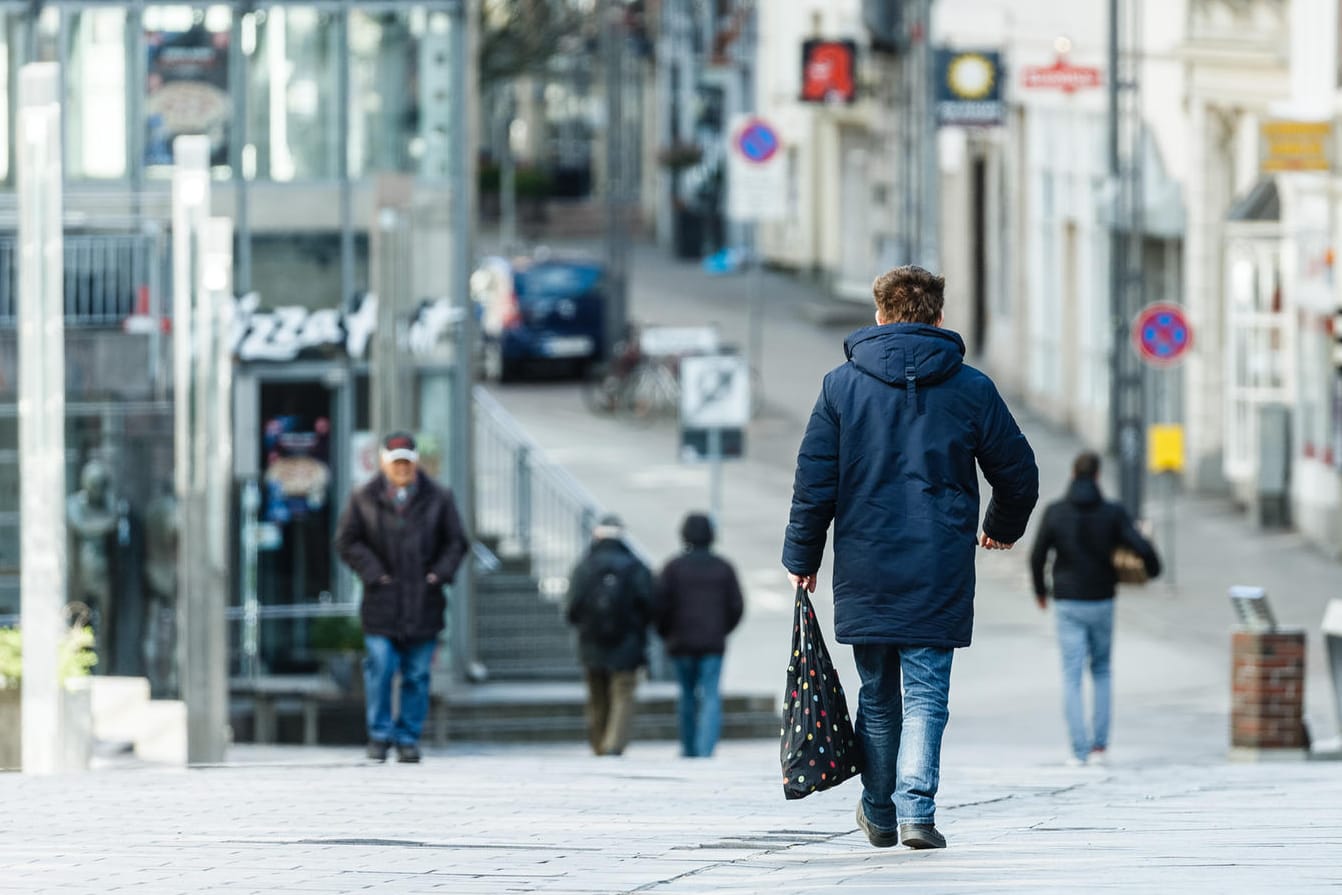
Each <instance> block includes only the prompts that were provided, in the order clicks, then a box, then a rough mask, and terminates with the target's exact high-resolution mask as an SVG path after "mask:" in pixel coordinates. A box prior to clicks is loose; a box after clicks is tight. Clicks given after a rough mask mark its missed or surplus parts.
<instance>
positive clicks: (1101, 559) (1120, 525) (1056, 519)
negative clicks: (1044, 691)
mask: <svg viewBox="0 0 1342 895" xmlns="http://www.w3.org/2000/svg"><path fill="white" fill-rule="evenodd" d="M1099 474H1100V458H1099V455H1097V454H1094V453H1091V452H1089V451H1087V452H1085V453H1082V454H1080V455H1078V456H1077V458H1076V461H1075V462H1074V463H1073V464H1072V483H1071V485H1069V486H1068V488H1067V495H1066V496H1065V497H1064V498H1063V499H1062V500H1060V501H1057V502H1056V503H1052V504H1049V506H1048V508H1047V509H1046V510H1044V519H1043V522H1042V523H1041V524H1040V526H1039V534H1038V535H1037V536H1036V538H1035V542H1034V549H1033V550H1032V551H1031V552H1030V572H1031V574H1032V576H1033V578H1034V593H1035V600H1036V602H1038V603H1039V608H1040V609H1045V608H1047V606H1048V596H1047V594H1048V590H1047V589H1046V587H1045V583H1044V569H1045V566H1046V565H1047V563H1048V558H1049V556H1050V555H1052V557H1053V600H1054V606H1055V610H1056V611H1055V615H1056V616H1057V623H1058V646H1059V651H1060V653H1061V655H1062V683H1063V694H1062V702H1063V715H1064V717H1066V719H1067V732H1068V735H1069V737H1070V738H1071V741H1072V743H1071V745H1072V757H1071V758H1070V759H1069V763H1070V764H1085V763H1090V764H1104V762H1105V758H1106V756H1107V754H1108V753H1107V750H1108V748H1109V712H1110V708H1109V706H1110V692H1111V688H1110V674H1109V655H1110V651H1111V648H1112V644H1113V640H1114V592H1115V589H1116V588H1115V586H1116V584H1117V580H1116V579H1117V576H1116V574H1115V571H1114V559H1113V557H1114V550H1115V549H1117V548H1118V547H1120V546H1126V547H1128V548H1130V549H1131V550H1133V551H1134V552H1135V553H1136V554H1137V555H1138V556H1140V557H1141V558H1142V564H1143V565H1144V566H1145V567H1146V574H1147V575H1148V576H1149V577H1151V578H1155V577H1156V576H1157V575H1159V574H1160V557H1159V556H1157V555H1156V550H1155V548H1154V547H1152V546H1151V543H1150V542H1149V541H1148V540H1147V539H1146V538H1144V537H1142V536H1141V534H1140V533H1139V532H1138V531H1137V528H1136V526H1134V525H1133V524H1132V518H1131V517H1130V516H1129V515H1128V511H1127V510H1125V509H1124V508H1123V506H1122V505H1121V504H1117V503H1113V502H1111V501H1107V500H1105V499H1104V495H1102V494H1101V493H1100V486H1099V482H1098V479H1099ZM1087 660H1089V664H1090V680H1091V695H1092V701H1093V703H1094V705H1093V707H1092V708H1093V711H1092V718H1091V726H1090V728H1089V729H1087V726H1086V718H1085V711H1084V708H1083V707H1082V697H1081V679H1082V677H1084V675H1085V666H1086V664H1087Z"/></svg>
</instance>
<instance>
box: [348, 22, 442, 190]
mask: <svg viewBox="0 0 1342 895" xmlns="http://www.w3.org/2000/svg"><path fill="white" fill-rule="evenodd" d="M349 48H350V58H349V68H350V130H349V170H350V176H351V177H363V176H366V175H368V174H371V173H374V172H380V171H393V172H403V173H411V174H418V175H420V176H421V177H426V178H431V179H441V178H446V176H447V167H448V149H449V147H450V145H451V139H450V135H449V133H448V125H449V116H450V114H451V108H450V100H451V86H452V81H451V74H452V65H451V62H452V54H451V33H450V25H449V21H448V17H447V15H446V14H445V13H440V12H434V13H430V12H427V11H426V10H424V9H423V8H422V7H415V8H413V9H411V10H409V11H373V10H366V9H356V10H353V11H352V12H351V13H350V18H349Z"/></svg>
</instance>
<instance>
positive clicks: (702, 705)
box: [671, 653, 722, 758]
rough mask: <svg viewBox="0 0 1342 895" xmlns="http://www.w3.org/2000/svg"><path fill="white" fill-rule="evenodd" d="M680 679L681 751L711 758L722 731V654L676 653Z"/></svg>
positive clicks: (686, 754) (693, 756)
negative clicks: (720, 691) (693, 654)
mask: <svg viewBox="0 0 1342 895" xmlns="http://www.w3.org/2000/svg"><path fill="white" fill-rule="evenodd" d="M671 663H672V664H673V665H675V666H676V677H677V678H679V679H680V754H681V755H684V756H685V757H686V758H707V757H708V756H710V755H712V754H713V749H714V747H715V746H717V744H718V736H719V734H721V733H722V694H721V693H719V692H718V686H719V683H718V682H719V680H720V679H721V677H722V655H721V654H720V653H719V654H717V655H707V656H672V657H671Z"/></svg>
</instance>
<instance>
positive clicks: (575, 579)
mask: <svg viewBox="0 0 1342 895" xmlns="http://www.w3.org/2000/svg"><path fill="white" fill-rule="evenodd" d="M607 571H615V572H617V573H618V574H620V575H621V580H622V582H623V584H624V588H625V590H624V592H623V593H622V594H621V597H622V604H621V609H622V610H623V615H622V617H621V619H620V623H621V624H622V625H623V626H624V636H623V637H621V638H620V639H619V641H618V642H616V643H610V644H605V643H600V642H598V641H597V640H596V639H595V638H594V637H592V636H590V635H589V634H588V633H587V631H586V629H587V627H588V621H589V617H590V615H591V613H592V612H593V611H594V610H593V607H592V601H593V599H594V598H595V596H596V592H595V590H596V587H597V584H598V582H599V581H600V579H601V576H602V575H604V574H605V573H606V572H607ZM566 617H567V618H568V622H569V624H571V625H573V626H574V627H576V628H577V629H578V659H579V661H581V662H582V664H583V665H585V666H587V667H588V668H596V669H601V670H605V671H633V670H634V669H635V668H640V667H642V666H643V665H645V664H647V650H648V623H649V622H650V621H651V619H652V573H651V572H649V571H648V567H647V566H645V565H644V564H643V562H642V561H641V560H640V559H639V558H638V557H637V556H635V555H634V552H633V551H632V550H630V549H629V547H628V545H627V544H625V543H624V541H622V540H620V539H619V538H602V539H601V540H599V541H597V542H596V543H594V544H592V546H591V548H590V549H589V550H588V551H587V555H586V556H584V557H583V558H582V560H581V561H580V562H579V563H578V565H577V566H575V567H574V569H573V574H572V575H570V576H569V589H568V609H567V611H566Z"/></svg>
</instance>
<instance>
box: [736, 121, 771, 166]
mask: <svg viewBox="0 0 1342 895" xmlns="http://www.w3.org/2000/svg"><path fill="white" fill-rule="evenodd" d="M778 146H779V143H778V134H777V133H776V132H775V131H774V129H773V128H771V127H769V125H767V124H765V123H764V122H763V121H761V120H759V119H758V118H752V119H751V120H750V121H748V122H746V126H745V127H743V128H741V132H740V133H739V134H737V136H736V148H737V151H739V152H740V153H741V155H742V156H743V157H744V158H745V159H746V160H747V161H751V162H754V163H755V164H757V165H759V164H763V163H765V162H767V161H768V160H769V159H771V158H773V157H774V153H776V152H778Z"/></svg>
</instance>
